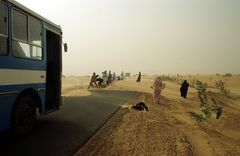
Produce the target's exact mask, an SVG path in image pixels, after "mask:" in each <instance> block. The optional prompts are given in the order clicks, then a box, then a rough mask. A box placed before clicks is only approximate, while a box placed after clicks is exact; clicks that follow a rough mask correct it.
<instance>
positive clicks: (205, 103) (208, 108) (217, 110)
mask: <svg viewBox="0 0 240 156" xmlns="http://www.w3.org/2000/svg"><path fill="white" fill-rule="evenodd" d="M195 88H196V89H197V91H198V98H199V101H200V108H201V112H202V114H197V113H195V112H190V115H191V117H193V118H195V119H196V120H197V121H200V122H203V121H207V120H208V119H209V118H212V117H213V114H215V115H216V119H219V118H220V117H221V115H222V107H221V105H220V104H218V103H217V101H216V100H215V99H214V98H213V97H211V102H210V101H209V100H208V95H207V92H206V91H207V88H208V85H207V83H203V82H201V81H198V80H197V81H196V84H195Z"/></svg>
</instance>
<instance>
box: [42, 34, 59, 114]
mask: <svg viewBox="0 0 240 156" xmlns="http://www.w3.org/2000/svg"><path fill="white" fill-rule="evenodd" d="M45 33H46V34H45V35H46V44H45V46H46V53H45V54H46V58H47V69H46V73H47V76H46V105H45V112H51V111H53V110H56V109H58V108H59V107H60V105H61V72H62V49H61V48H62V47H61V43H62V41H61V36H60V35H58V34H56V33H54V32H52V31H49V30H46V31H45Z"/></svg>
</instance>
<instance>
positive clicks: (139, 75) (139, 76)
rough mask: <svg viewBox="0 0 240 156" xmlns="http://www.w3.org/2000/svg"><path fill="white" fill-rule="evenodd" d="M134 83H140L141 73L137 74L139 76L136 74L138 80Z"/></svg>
mask: <svg viewBox="0 0 240 156" xmlns="http://www.w3.org/2000/svg"><path fill="white" fill-rule="evenodd" d="M136 82H139V83H140V82H141V72H139V74H138V78H137V81H136Z"/></svg>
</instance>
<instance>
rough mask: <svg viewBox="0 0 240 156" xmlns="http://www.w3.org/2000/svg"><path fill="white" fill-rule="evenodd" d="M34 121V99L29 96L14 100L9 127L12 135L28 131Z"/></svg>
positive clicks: (23, 133)
mask: <svg viewBox="0 0 240 156" xmlns="http://www.w3.org/2000/svg"><path fill="white" fill-rule="evenodd" d="M35 121H36V107H35V101H34V100H33V98H31V96H24V97H21V98H20V99H18V100H17V101H16V104H15V107H14V109H13V112H12V120H11V128H12V132H13V134H14V135H17V136H21V135H25V134H27V133H29V132H30V131H31V130H32V128H33V126H34V124H35Z"/></svg>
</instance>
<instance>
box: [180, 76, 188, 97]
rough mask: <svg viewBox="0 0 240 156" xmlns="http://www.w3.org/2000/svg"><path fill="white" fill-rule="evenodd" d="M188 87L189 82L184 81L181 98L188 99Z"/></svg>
mask: <svg viewBox="0 0 240 156" xmlns="http://www.w3.org/2000/svg"><path fill="white" fill-rule="evenodd" d="M188 87H189V83H188V82H187V80H184V82H183V83H182V86H181V87H180V92H181V97H184V98H187V92H188Z"/></svg>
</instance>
